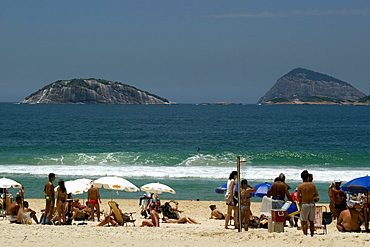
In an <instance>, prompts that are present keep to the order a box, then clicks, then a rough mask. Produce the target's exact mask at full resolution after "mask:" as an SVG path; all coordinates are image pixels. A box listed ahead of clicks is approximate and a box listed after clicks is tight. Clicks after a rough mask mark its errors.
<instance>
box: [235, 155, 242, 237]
mask: <svg viewBox="0 0 370 247" xmlns="http://www.w3.org/2000/svg"><path fill="white" fill-rule="evenodd" d="M236 160H237V171H238V232H241V231H242V208H241V206H240V189H241V184H240V156H238V157H236Z"/></svg>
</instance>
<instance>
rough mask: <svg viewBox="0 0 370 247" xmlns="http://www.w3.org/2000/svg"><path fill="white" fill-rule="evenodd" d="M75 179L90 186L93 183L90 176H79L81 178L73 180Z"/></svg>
mask: <svg viewBox="0 0 370 247" xmlns="http://www.w3.org/2000/svg"><path fill="white" fill-rule="evenodd" d="M73 181H76V182H80V183H83V184H85V185H86V186H87V187H88V188H90V186H91V184H92V180H91V179H88V178H79V179H76V180H73Z"/></svg>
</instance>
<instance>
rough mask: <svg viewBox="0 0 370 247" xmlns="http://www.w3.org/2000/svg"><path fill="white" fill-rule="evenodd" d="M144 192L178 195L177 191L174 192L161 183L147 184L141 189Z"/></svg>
mask: <svg viewBox="0 0 370 247" xmlns="http://www.w3.org/2000/svg"><path fill="white" fill-rule="evenodd" d="M140 189H141V190H142V191H146V192H150V193H156V194H162V193H163V192H169V193H172V194H176V192H175V190H173V189H172V188H171V187H169V186H167V185H165V184H161V183H150V184H145V185H143V186H141V187H140Z"/></svg>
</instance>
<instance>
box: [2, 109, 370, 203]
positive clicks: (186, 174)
mask: <svg viewBox="0 0 370 247" xmlns="http://www.w3.org/2000/svg"><path fill="white" fill-rule="evenodd" d="M369 116H370V108H369V107H367V106H310V105H303V106H293V105H286V106H284V105H281V106H258V105H230V106H222V105H209V106H201V105H19V104H11V103H1V104H0V176H1V177H4V176H5V177H8V178H12V179H15V180H17V181H18V182H20V183H22V185H24V186H25V187H26V196H27V197H29V198H42V197H43V193H42V189H43V186H44V184H45V182H46V181H47V174H48V173H50V172H54V173H56V174H57V179H64V180H71V179H77V178H90V179H96V178H99V177H101V176H106V175H116V176H120V177H124V178H126V179H127V180H129V181H131V182H132V183H134V184H135V185H136V186H138V187H140V186H141V185H143V184H145V183H149V182H162V183H165V184H167V185H169V186H171V187H172V188H173V189H175V190H176V192H177V194H176V195H172V194H162V195H161V196H160V197H161V198H162V199H172V198H173V199H186V200H196V199H199V200H222V199H223V197H222V195H220V194H216V193H214V189H215V188H216V187H218V186H220V185H222V184H224V183H225V182H226V180H227V177H228V175H229V173H230V172H231V171H233V170H235V169H236V157H237V156H241V157H242V158H244V159H246V160H247V162H246V163H245V164H243V166H242V172H241V175H242V177H243V178H247V179H248V180H249V182H250V184H251V185H256V184H258V183H261V182H272V181H273V180H274V178H275V177H276V176H278V175H279V173H281V172H283V173H285V175H286V178H287V180H286V182H287V183H288V184H289V185H290V186H291V187H292V188H295V187H296V186H297V185H298V184H299V183H300V173H301V171H302V170H304V169H307V170H308V171H309V172H310V173H313V175H314V182H315V183H316V185H317V187H318V189H319V193H320V197H321V201H322V202H327V201H328V198H327V193H326V191H327V187H328V185H329V183H330V182H332V181H333V180H334V179H336V178H340V179H342V180H343V181H349V180H351V179H352V178H355V177H359V176H364V175H367V174H369V173H370V172H369V171H370V168H369V166H368V161H369V158H370V152H369V151H370V147H369V140H370V125H369V121H370V118H369ZM198 148H200V151H199V152H198V151H197V149H198ZM100 192H101V194H102V196H103V197H105V198H109V197H111V196H112V192H111V191H107V190H104V189H101V190H100ZM142 194H143V192H136V193H128V192H119V194H118V195H117V194H114V197H115V198H139V197H140V196H141V195H142ZM255 200H257V201H258V200H259V199H255Z"/></svg>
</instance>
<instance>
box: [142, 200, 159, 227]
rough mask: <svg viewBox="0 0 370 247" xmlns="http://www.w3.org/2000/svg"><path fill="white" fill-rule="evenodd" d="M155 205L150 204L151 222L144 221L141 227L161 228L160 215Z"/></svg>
mask: <svg viewBox="0 0 370 247" xmlns="http://www.w3.org/2000/svg"><path fill="white" fill-rule="evenodd" d="M155 206H156V205H155V203H152V204H150V206H149V209H150V219H151V220H143V222H142V223H141V226H140V227H144V226H151V227H159V215H158V213H157V211H156V210H155Z"/></svg>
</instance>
